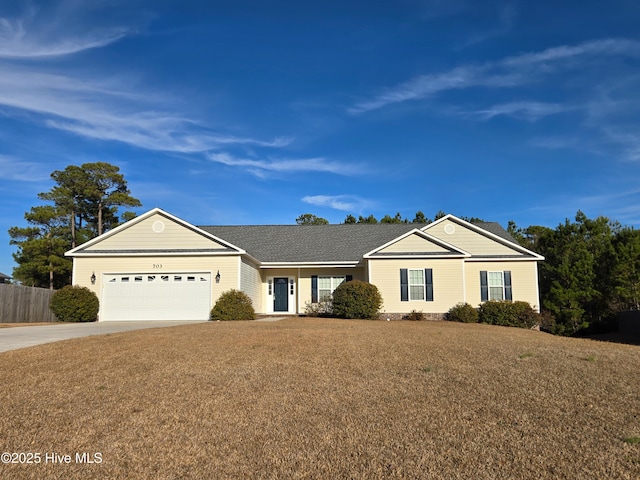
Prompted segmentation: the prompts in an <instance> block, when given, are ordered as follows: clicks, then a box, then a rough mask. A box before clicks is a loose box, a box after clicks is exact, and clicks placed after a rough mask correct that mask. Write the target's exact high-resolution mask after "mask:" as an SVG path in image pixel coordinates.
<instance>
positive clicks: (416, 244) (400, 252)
mask: <svg viewBox="0 0 640 480" xmlns="http://www.w3.org/2000/svg"><path fill="white" fill-rule="evenodd" d="M364 256H365V258H368V257H407V256H409V257H431V258H434V257H435V258H438V257H452V256H454V257H465V256H470V255H469V254H468V253H466V252H464V251H462V250H460V249H459V248H456V247H455V246H453V245H450V244H448V243H446V242H443V241H442V240H440V239H438V238H435V237H433V236H431V235H429V234H427V233H425V232H422V231H421V230H418V229H413V230H411V231H409V232H407V233H405V234H403V235H401V236H400V237H397V238H395V239H393V240H392V241H390V242H388V243H386V244H385V245H382V246H381V247H379V248H376V249H375V250H373V251H371V252H368V253H367V254H365V255H364Z"/></svg>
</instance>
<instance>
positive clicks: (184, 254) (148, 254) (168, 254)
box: [65, 250, 240, 257]
mask: <svg viewBox="0 0 640 480" xmlns="http://www.w3.org/2000/svg"><path fill="white" fill-rule="evenodd" d="M67 253H69V252H67ZM65 255H67V254H66V253H65ZM229 255H240V252H167V251H164V250H158V251H157V252H134V253H131V252H118V251H111V252H101V253H95V252H91V251H89V252H79V253H75V254H73V255H69V256H73V257H158V256H163V257H194V256H195V257H224V256H229Z"/></svg>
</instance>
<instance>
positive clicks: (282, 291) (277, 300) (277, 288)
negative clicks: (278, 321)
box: [273, 278, 289, 312]
mask: <svg viewBox="0 0 640 480" xmlns="http://www.w3.org/2000/svg"><path fill="white" fill-rule="evenodd" d="M273 283H274V288H273V311H274V312H288V311H289V294H288V292H287V288H288V283H289V279H287V278H274V279H273Z"/></svg>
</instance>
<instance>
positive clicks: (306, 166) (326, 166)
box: [207, 153, 359, 177]
mask: <svg viewBox="0 0 640 480" xmlns="http://www.w3.org/2000/svg"><path fill="white" fill-rule="evenodd" d="M207 157H208V158H209V159H210V160H211V161H213V162H216V163H221V164H223V165H227V166H230V167H239V168H244V169H246V170H247V171H248V172H249V173H251V174H253V175H255V176H257V177H265V176H267V174H268V173H269V172H274V173H293V172H322V173H334V174H338V175H355V174H356V173H357V172H358V171H359V168H357V166H355V165H349V164H343V163H339V162H335V161H329V160H327V159H325V158H322V157H318V158H303V159H267V160H255V159H246V158H238V157H235V156H233V155H230V154H228V153H210V154H208V155H207Z"/></svg>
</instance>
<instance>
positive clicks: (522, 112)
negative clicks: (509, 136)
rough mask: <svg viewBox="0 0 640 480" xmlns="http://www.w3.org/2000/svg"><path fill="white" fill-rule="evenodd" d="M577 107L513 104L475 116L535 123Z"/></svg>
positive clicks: (500, 105) (478, 112) (497, 107)
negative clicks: (506, 117)
mask: <svg viewBox="0 0 640 480" xmlns="http://www.w3.org/2000/svg"><path fill="white" fill-rule="evenodd" d="M573 109H575V107H572V106H567V105H562V104H559V103H543V102H511V103H503V104H499V105H492V106H491V107H489V108H487V109H484V110H478V111H475V112H473V115H474V116H477V117H479V118H481V119H482V120H490V119H492V118H494V117H498V116H509V117H513V118H517V119H522V120H527V121H530V122H535V121H537V120H539V119H541V118H543V117H546V116H549V115H555V114H558V113H562V112H566V111H569V110H573Z"/></svg>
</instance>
